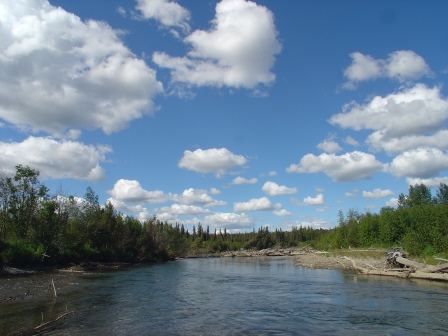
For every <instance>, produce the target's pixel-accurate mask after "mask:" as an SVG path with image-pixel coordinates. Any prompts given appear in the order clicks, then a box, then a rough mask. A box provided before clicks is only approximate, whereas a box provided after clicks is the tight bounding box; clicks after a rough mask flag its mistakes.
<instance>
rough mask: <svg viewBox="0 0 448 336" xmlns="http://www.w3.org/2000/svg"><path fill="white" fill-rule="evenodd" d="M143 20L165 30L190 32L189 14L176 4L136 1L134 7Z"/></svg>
mask: <svg viewBox="0 0 448 336" xmlns="http://www.w3.org/2000/svg"><path fill="white" fill-rule="evenodd" d="M135 8H136V9H137V10H138V11H139V12H140V14H141V17H142V18H144V19H152V20H156V21H158V22H160V24H161V25H162V26H163V27H165V28H171V27H177V28H181V29H182V30H183V31H184V32H185V33H188V32H189V31H190V26H189V24H188V22H189V21H190V12H189V11H188V10H187V9H185V8H184V7H182V6H180V5H179V4H178V3H176V2H174V1H169V0H137V5H136V7H135Z"/></svg>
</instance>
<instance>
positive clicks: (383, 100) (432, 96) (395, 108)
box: [329, 84, 448, 138]
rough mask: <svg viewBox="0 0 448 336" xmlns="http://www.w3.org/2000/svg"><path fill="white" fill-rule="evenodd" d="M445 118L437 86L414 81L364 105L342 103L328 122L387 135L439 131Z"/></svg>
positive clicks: (447, 104)
mask: <svg viewBox="0 0 448 336" xmlns="http://www.w3.org/2000/svg"><path fill="white" fill-rule="evenodd" d="M447 119H448V100H446V99H444V98H442V96H441V93H440V89H439V88H438V87H435V88H433V89H431V88H428V87H427V86H426V85H424V84H417V85H415V86H414V87H412V88H409V89H404V90H402V91H399V92H397V93H392V94H390V95H388V96H386V97H380V96H376V97H374V98H373V99H372V100H371V101H370V102H369V103H368V104H366V105H359V104H356V103H351V104H348V105H345V106H344V108H343V112H342V113H339V114H336V115H333V116H332V117H331V118H330V120H329V121H330V123H331V124H333V125H338V126H340V127H342V128H352V129H354V130H357V131H359V130H362V129H370V130H375V131H382V132H384V133H385V134H384V136H387V137H389V138H390V137H399V136H405V135H414V134H424V133H426V132H430V131H435V130H439V129H442V128H443V127H444V121H446V120H447Z"/></svg>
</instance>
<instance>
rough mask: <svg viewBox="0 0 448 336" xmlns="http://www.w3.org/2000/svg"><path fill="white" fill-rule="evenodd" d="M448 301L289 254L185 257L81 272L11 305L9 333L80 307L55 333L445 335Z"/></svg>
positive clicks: (441, 292) (2, 311) (438, 291)
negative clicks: (56, 288) (315, 266)
mask: <svg viewBox="0 0 448 336" xmlns="http://www.w3.org/2000/svg"><path fill="white" fill-rule="evenodd" d="M2 281H4V279H0V284H1V282H2ZM47 294H48V293H47ZM447 304H448V286H447V285H445V284H440V283H433V282H429V281H423V282H421V281H418V282H417V281H414V280H412V281H410V280H405V279H395V278H390V279H389V278H382V277H375V276H362V275H356V274H345V273H343V272H340V271H335V270H309V269H305V268H302V267H296V266H294V260H293V259H289V258H281V257H269V258H263V257H260V258H209V259H207V258H205V259H185V260H179V261H176V262H169V263H164V264H155V265H148V266H145V267H140V268H130V269H126V270H119V271H114V272H101V273H89V274H86V275H78V276H74V277H72V283H71V284H70V286H67V287H65V288H64V289H62V290H61V291H60V293H59V292H58V297H57V298H52V297H51V296H50V295H42V296H36V297H35V298H31V299H27V300H21V301H17V302H4V303H1V304H0V316H1V325H2V327H1V328H0V333H1V334H8V333H11V332H13V331H16V330H18V329H20V328H25V327H30V326H36V325H38V324H39V323H41V320H42V313H43V314H44V318H45V319H51V318H55V317H57V316H59V315H61V314H62V313H64V312H65V311H67V310H73V311H74V312H75V313H74V314H73V315H71V316H69V317H68V318H67V319H64V320H62V321H59V322H58V323H57V324H55V326H54V328H53V329H50V330H46V334H50V335H51V334H54V335H84V334H97V335H107V334H108V335H130V334H144V335H160V334H164V335H303V334H313V335H329V334H331V335H359V334H381V335H413V334H415V335H419V334H422V333H426V334H431V335H445V334H446V333H448V322H447V321H446V319H445V316H444V315H445V310H444V307H446V305H447ZM55 328H56V329H55Z"/></svg>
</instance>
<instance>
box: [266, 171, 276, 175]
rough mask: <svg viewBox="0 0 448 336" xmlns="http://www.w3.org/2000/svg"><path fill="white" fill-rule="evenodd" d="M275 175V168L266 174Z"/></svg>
mask: <svg viewBox="0 0 448 336" xmlns="http://www.w3.org/2000/svg"><path fill="white" fill-rule="evenodd" d="M276 175H277V172H276V171H275V170H271V171H270V172H269V173H268V176H276Z"/></svg>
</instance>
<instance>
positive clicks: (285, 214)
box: [272, 209, 293, 217]
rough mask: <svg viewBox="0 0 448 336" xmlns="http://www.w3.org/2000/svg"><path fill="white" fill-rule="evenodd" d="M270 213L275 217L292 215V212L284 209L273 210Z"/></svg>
mask: <svg viewBox="0 0 448 336" xmlns="http://www.w3.org/2000/svg"><path fill="white" fill-rule="evenodd" d="M272 213H273V214H274V215H276V216H277V217H290V216H292V215H293V213H292V212H289V211H286V210H285V209H281V210H275V211H273V212H272Z"/></svg>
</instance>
